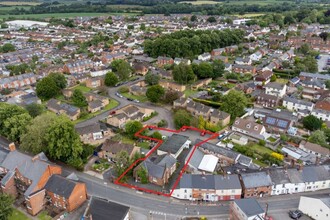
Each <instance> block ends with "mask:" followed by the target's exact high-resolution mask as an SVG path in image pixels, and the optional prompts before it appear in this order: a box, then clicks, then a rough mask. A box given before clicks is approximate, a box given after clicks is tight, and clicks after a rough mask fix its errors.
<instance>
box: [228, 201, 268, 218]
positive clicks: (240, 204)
mask: <svg viewBox="0 0 330 220" xmlns="http://www.w3.org/2000/svg"><path fill="white" fill-rule="evenodd" d="M264 217H265V211H264V209H263V208H262V207H261V205H260V204H259V203H258V201H257V200H256V199H253V198H249V199H240V200H235V201H233V202H231V204H230V208H229V219H230V220H265V218H264Z"/></svg>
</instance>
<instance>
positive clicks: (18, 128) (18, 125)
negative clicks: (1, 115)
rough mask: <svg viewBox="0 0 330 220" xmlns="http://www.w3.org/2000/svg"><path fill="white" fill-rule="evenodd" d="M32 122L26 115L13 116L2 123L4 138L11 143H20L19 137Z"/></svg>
mask: <svg viewBox="0 0 330 220" xmlns="http://www.w3.org/2000/svg"><path fill="white" fill-rule="evenodd" d="M31 120H32V117H31V116H30V115H29V114H28V113H23V114H20V115H14V116H12V117H10V118H7V119H6V120H5V121H4V127H3V128H4V130H5V131H6V137H7V138H8V139H9V140H11V141H20V137H21V136H22V135H23V134H24V133H25V132H26V127H27V125H28V124H29V123H30V121H31Z"/></svg>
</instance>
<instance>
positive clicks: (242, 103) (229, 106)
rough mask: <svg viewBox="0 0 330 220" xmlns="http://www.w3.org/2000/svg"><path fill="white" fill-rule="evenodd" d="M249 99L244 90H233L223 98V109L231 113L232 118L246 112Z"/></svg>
mask: <svg viewBox="0 0 330 220" xmlns="http://www.w3.org/2000/svg"><path fill="white" fill-rule="evenodd" d="M247 103H248V100H247V98H246V97H245V95H244V93H243V92H240V91H236V90H231V91H230V92H229V93H228V94H227V95H225V96H223V98H222V105H221V110H223V111H225V112H227V113H229V114H230V116H231V118H232V119H235V118H236V117H238V116H240V115H242V114H244V109H245V107H246V106H247Z"/></svg>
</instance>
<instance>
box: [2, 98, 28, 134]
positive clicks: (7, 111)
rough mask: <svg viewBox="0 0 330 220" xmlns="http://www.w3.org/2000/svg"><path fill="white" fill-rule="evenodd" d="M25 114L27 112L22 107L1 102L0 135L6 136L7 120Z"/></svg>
mask: <svg viewBox="0 0 330 220" xmlns="http://www.w3.org/2000/svg"><path fill="white" fill-rule="evenodd" d="M25 113H27V111H26V110H25V109H24V108H22V107H20V106H17V105H11V104H8V103H4V102H0V135H3V136H6V129H4V123H5V121H6V120H7V119H9V118H12V117H14V116H16V115H21V114H25Z"/></svg>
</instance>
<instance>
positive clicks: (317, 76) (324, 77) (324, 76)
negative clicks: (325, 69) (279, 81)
mask: <svg viewBox="0 0 330 220" xmlns="http://www.w3.org/2000/svg"><path fill="white" fill-rule="evenodd" d="M299 76H303V77H309V78H314V79H322V80H330V75H329V74H320V73H306V72H301V73H300V74H299Z"/></svg>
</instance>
